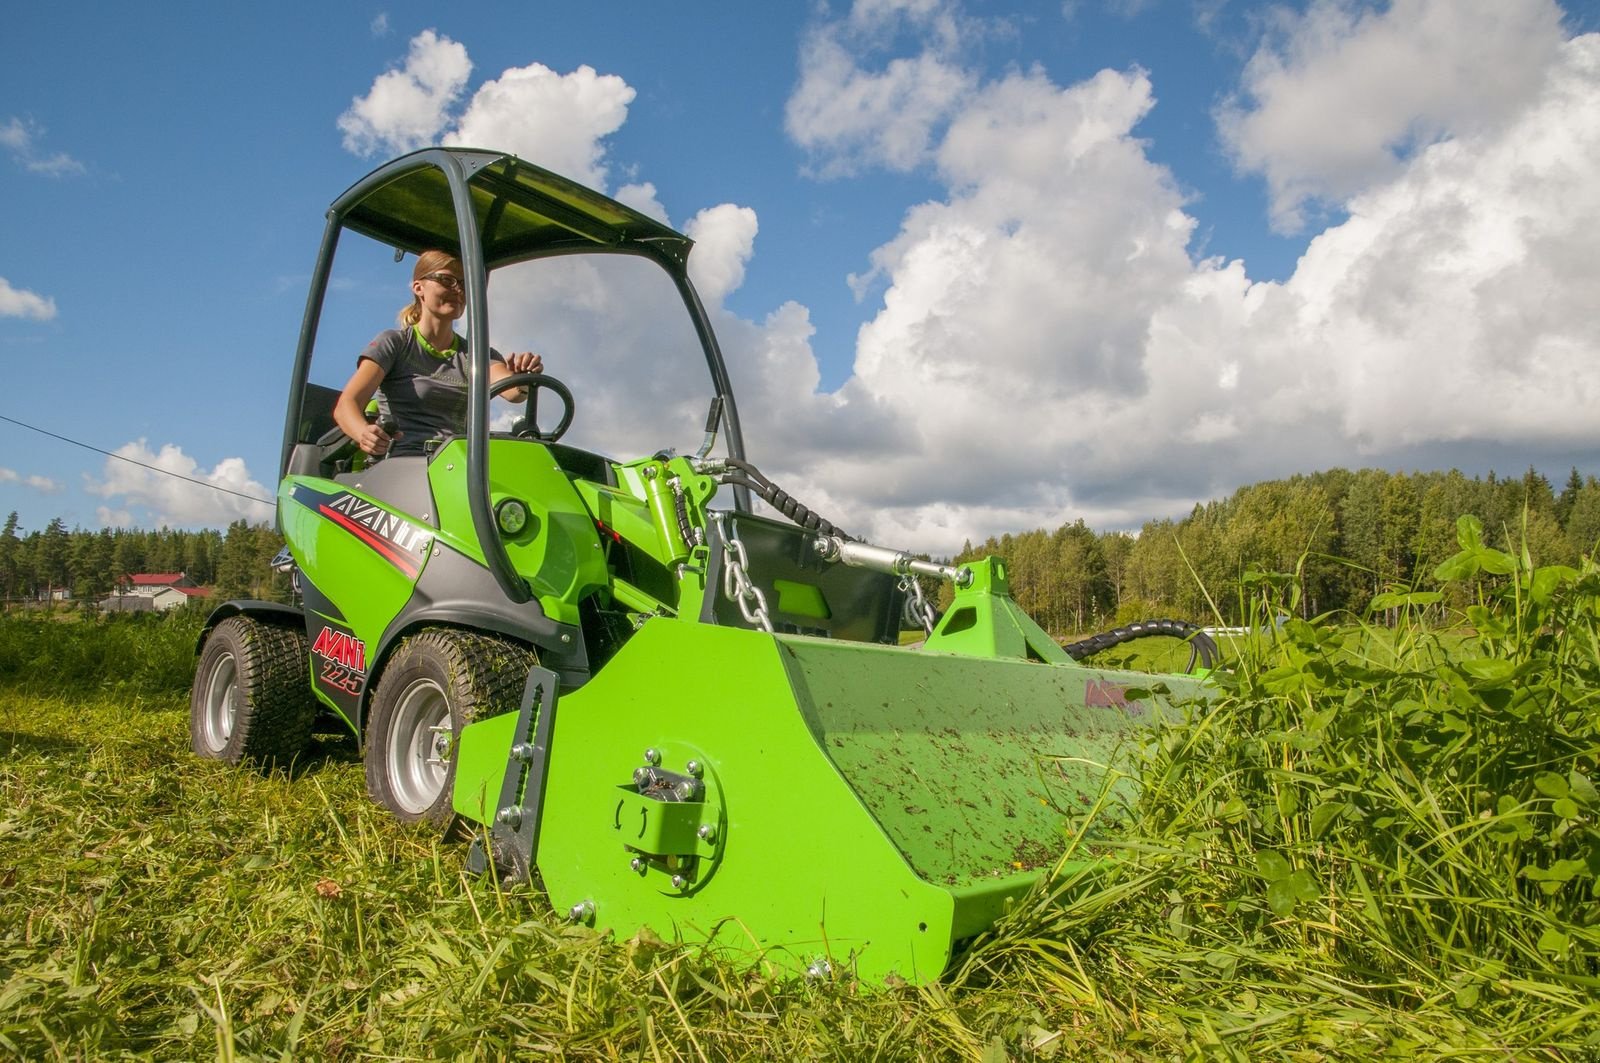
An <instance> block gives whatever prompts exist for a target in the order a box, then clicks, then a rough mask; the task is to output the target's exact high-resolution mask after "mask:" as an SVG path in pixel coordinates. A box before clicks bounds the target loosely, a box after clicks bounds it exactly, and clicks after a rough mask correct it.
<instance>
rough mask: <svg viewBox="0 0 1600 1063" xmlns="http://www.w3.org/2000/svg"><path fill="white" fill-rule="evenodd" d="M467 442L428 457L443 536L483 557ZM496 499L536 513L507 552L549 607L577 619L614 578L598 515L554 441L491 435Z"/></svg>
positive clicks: (548, 611) (560, 616)
mask: <svg viewBox="0 0 1600 1063" xmlns="http://www.w3.org/2000/svg"><path fill="white" fill-rule="evenodd" d="M466 476H467V444H466V440H464V439H459V438H458V439H452V440H451V441H449V442H448V443H446V444H445V445H444V446H443V447H441V448H440V449H439V452H438V453H437V454H436V455H434V458H433V460H432V461H431V462H429V463H428V481H429V483H430V485H431V486H432V489H433V497H434V499H435V500H436V502H437V505H438V508H439V527H440V529H441V531H440V532H439V539H440V541H441V542H443V543H445V544H446V545H448V546H451V547H453V548H454V549H456V550H459V551H460V552H461V553H463V554H465V555H466V556H467V557H470V558H472V559H473V560H474V561H477V562H478V563H480V564H482V563H483V551H482V550H481V549H480V548H479V547H478V543H477V538H476V536H475V535H473V534H471V531H472V518H471V514H470V512H469V511H468V508H467V482H466ZM489 497H490V499H491V504H493V505H498V504H499V503H500V501H501V500H502V499H506V498H516V499H520V500H521V501H523V502H524V503H526V505H527V507H528V511H529V513H530V514H531V515H532V519H531V520H529V521H528V523H527V524H526V526H524V527H523V529H522V530H521V531H520V532H518V533H517V534H516V535H514V536H509V537H505V544H506V553H507V555H509V556H510V558H511V563H512V564H513V565H514V566H515V567H516V570H517V571H518V572H519V573H521V574H522V577H523V578H524V579H525V580H527V582H528V585H529V586H530V587H531V588H532V589H533V592H534V594H535V595H537V596H538V598H539V604H540V605H541V606H543V607H544V611H545V615H546V616H548V617H550V618H551V619H552V620H557V621H559V622H561V623H563V624H577V623H578V602H579V601H581V600H582V599H583V598H584V597H585V596H587V595H588V594H589V593H590V592H592V591H594V590H596V589H598V588H601V587H605V586H607V585H608V584H609V582H610V575H609V574H608V573H607V571H606V563H605V557H604V555H603V552H602V551H601V548H600V535H599V533H598V532H597V531H596V529H595V525H594V520H595V519H594V517H593V516H591V515H590V512H589V509H588V507H587V506H585V505H584V502H583V499H582V498H580V497H579V495H578V492H577V490H576V489H575V488H574V487H573V484H572V481H571V479H570V478H569V477H568V475H567V474H566V473H565V472H564V471H562V469H561V467H560V466H559V465H557V464H556V460H555V458H554V457H553V456H552V455H551V453H550V450H549V448H548V447H546V446H544V445H543V444H542V443H536V442H533V441H532V440H525V439H491V440H490V441H489Z"/></svg>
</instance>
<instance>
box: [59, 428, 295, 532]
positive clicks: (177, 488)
mask: <svg viewBox="0 0 1600 1063" xmlns="http://www.w3.org/2000/svg"><path fill="white" fill-rule="evenodd" d="M115 455H116V457H108V458H106V463H105V467H104V468H103V469H102V470H101V478H100V479H98V480H97V479H94V478H92V477H85V484H84V489H85V490H86V491H88V493H89V494H92V495H97V496H99V497H101V498H104V499H107V500H108V502H107V505H106V506H105V507H103V509H104V511H105V512H106V513H124V514H125V513H128V512H130V511H132V510H135V509H138V510H142V511H144V512H145V513H147V514H148V515H149V516H148V518H147V521H146V523H152V524H156V525H162V524H165V525H171V526H173V527H213V528H216V527H226V526H227V525H228V524H231V523H232V522H233V521H235V520H239V519H240V518H243V519H245V520H249V521H252V522H259V521H262V520H270V519H271V517H272V503H271V502H262V501H257V499H271V498H272V490H271V489H270V488H268V487H265V486H263V485H262V484H261V483H259V482H257V481H256V480H255V479H254V478H253V477H252V476H251V475H250V471H249V469H248V468H246V466H245V463H244V459H242V458H223V459H222V460H221V461H219V462H217V463H216V465H214V466H213V467H211V468H210V469H205V468H202V467H201V466H200V463H199V462H197V461H196V460H195V459H194V458H192V457H190V456H189V455H188V454H186V453H184V451H183V448H181V447H179V446H177V445H175V444H172V443H164V444H162V445H161V446H160V448H159V449H151V447H150V445H149V443H148V442H146V441H145V440H143V439H138V440H135V441H133V442H131V443H125V444H123V445H122V446H121V447H118V448H117V450H116V451H115ZM118 459H126V460H118ZM134 463H138V464H134ZM196 481H198V482H196ZM243 496H253V497H243ZM121 523H131V521H124V522H121Z"/></svg>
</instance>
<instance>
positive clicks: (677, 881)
mask: <svg viewBox="0 0 1600 1063" xmlns="http://www.w3.org/2000/svg"><path fill="white" fill-rule="evenodd" d="M688 884H689V880H688V879H686V878H684V877H683V876H682V875H673V876H672V888H673V889H675V890H681V889H683V887H685V886H687V885H688Z"/></svg>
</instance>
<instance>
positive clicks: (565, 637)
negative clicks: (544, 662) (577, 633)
mask: <svg viewBox="0 0 1600 1063" xmlns="http://www.w3.org/2000/svg"><path fill="white" fill-rule="evenodd" d="M561 641H562V642H571V641H572V636H571V635H569V634H567V633H566V632H565V631H563V632H562V633H561Z"/></svg>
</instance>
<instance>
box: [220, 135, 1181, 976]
mask: <svg viewBox="0 0 1600 1063" xmlns="http://www.w3.org/2000/svg"><path fill="white" fill-rule="evenodd" d="M347 230H349V231H353V232H355V233H358V234H360V235H362V236H364V237H367V238H370V239H371V240H374V241H377V242H378V244H379V245H382V247H383V249H384V250H385V252H387V251H388V250H390V249H392V251H393V252H394V257H395V258H396V259H397V260H398V259H399V258H400V256H401V255H403V254H404V253H417V252H420V251H422V250H425V249H428V248H442V249H446V250H450V251H452V252H454V253H456V254H458V255H459V256H460V258H461V261H462V263H463V266H464V269H465V273H466V278H465V279H466V288H467V316H466V321H467V330H468V340H469V350H470V351H472V352H473V357H472V366H471V370H470V372H469V373H468V380H469V389H470V402H469V406H468V410H469V412H468V420H467V424H466V429H465V433H464V434H463V435H458V436H449V437H446V438H443V439H439V440H434V441H430V443H429V444H428V452H427V453H426V454H425V455H418V456H414V457H406V456H395V457H390V458H387V459H385V460H382V461H377V462H374V463H372V464H371V465H368V466H363V465H362V464H361V462H360V459H359V455H358V454H357V453H356V451H355V449H354V446H353V444H352V443H351V441H350V440H349V439H348V438H346V437H345V436H343V435H342V434H341V433H340V432H339V430H338V429H337V428H336V427H333V418H332V407H333V400H334V398H335V396H336V392H335V391H334V390H333V389H332V388H330V387H327V386H322V385H317V384H313V383H311V382H310V381H309V368H310V363H311V361H312V352H313V349H314V347H315V341H316V334H317V331H318V324H319V320H320V319H321V317H322V314H323V303H324V297H325V295H326V293H327V292H328V290H329V277H330V272H331V269H332V264H333V259H334V253H335V249H336V247H337V245H338V243H339V240H340V236H341V234H342V233H344V232H346V231H347ZM690 247H691V241H690V240H689V239H688V238H686V237H684V236H682V235H680V234H679V233H677V232H675V231H673V230H672V229H670V228H668V227H667V226H665V225H663V224H661V223H660V222H658V221H655V220H654V219H652V218H650V217H647V216H646V215H644V214H642V213H640V212H638V211H636V210H633V209H631V208H629V207H627V206H624V205H622V204H621V203H618V202H615V201H613V200H611V199H609V198H607V197H605V196H602V195H600V194H598V193H596V192H593V191H591V190H589V189H587V188H584V187H582V186H580V185H578V184H576V183H574V182H572V181H569V180H567V179H565V178H562V177H559V176H557V175H555V174H553V173H550V172H548V171H546V170H543V169H540V168H539V167H537V166H533V165H530V164H528V163H526V162H523V161H521V160H519V159H517V158H515V157H513V156H510V155H506V154H503V153H498V152H488V151H479V150H469V149H457V148H434V149H427V150H423V151H419V152H414V153H412V154H409V155H406V156H403V157H401V158H399V159H396V160H394V161H392V162H390V163H388V164H386V165H384V166H382V167H380V168H379V169H377V170H376V171H374V172H373V173H371V174H369V175H368V176H367V177H365V178H364V179H363V180H361V181H360V182H358V183H357V184H356V185H354V186H353V187H351V188H350V189H349V190H348V191H346V192H345V193H344V194H343V195H341V196H340V197H339V198H338V199H337V200H336V201H335V202H334V203H333V205H332V207H331V209H330V210H329V213H328V220H327V227H326V231H325V235H324V239H323V243H322V246H321V251H320V254H319V256H318V259H317V263H316V268H315V271H314V273H313V276H312V283H311V289H310V294H309V297H308V299H307V304H306V313H305V319H304V324H303V327H302V330H301V334H300V341H299V350H298V353H297V357H296V361H295V370H294V375H293V378H292V380H291V382H290V389H289V403H288V416H287V418H286V424H285V430H284V439H283V450H282V459H281V468H280V485H279V488H278V495H277V520H278V526H279V529H280V530H281V532H282V534H283V537H284V539H285V540H286V542H287V547H286V549H285V551H284V553H283V554H281V555H280V556H279V561H278V564H279V565H280V566H281V567H282V568H283V569H284V570H285V571H289V572H290V573H291V574H292V582H293V585H294V587H295V590H296V592H297V598H298V602H299V605H298V606H287V605H282V604H276V603H271V602H262V601H233V602H228V603H225V604H223V605H221V606H220V607H219V608H217V609H216V610H215V612H214V613H213V614H212V616H211V617H210V619H209V621H208V623H207V625H206V629H205V631H204V633H203V635H202V637H201V641H200V647H199V666H198V670H197V674H196V677H195V684H194V692H193V697H192V702H191V714H190V728H191V739H192V743H193V746H194V748H195V750H196V752H197V753H199V754H200V755H201V756H203V757H208V758H214V759H220V760H223V761H227V762H230V763H235V764H237V763H241V762H246V761H248V762H256V763H271V762H279V763H283V762H287V761H289V760H291V759H292V758H294V757H295V756H296V755H298V754H300V753H301V752H302V751H303V750H304V749H305V747H306V745H307V743H308V742H309V740H310V738H311V736H312V733H313V730H314V729H315V728H317V727H319V726H322V725H324V724H325V723H326V722H328V721H329V720H332V721H335V722H336V724H337V725H338V726H342V727H348V728H349V730H350V731H351V732H353V733H354V734H355V735H356V736H357V738H358V740H359V741H360V743H361V748H362V750H363V757H364V762H365V768H366V776H367V783H368V788H369V790H370V791H371V794H372V796H373V797H374V798H375V799H376V800H377V801H378V802H379V803H380V804H382V805H383V806H385V807H386V808H388V809H389V810H391V811H392V812H393V813H394V814H395V815H396V816H398V817H400V818H401V819H403V820H407V821H416V822H425V823H429V824H433V825H436V826H437V827H438V828H440V829H441V830H460V831H461V833H462V834H463V835H465V834H468V833H471V834H473V835H474V836H475V840H474V841H473V842H472V845H471V848H470V850H469V851H468V854H467V860H468V864H469V866H471V867H473V868H474V869H478V870H482V871H485V872H489V873H494V874H497V875H501V876H504V877H515V878H517V879H529V878H531V877H533V876H535V875H537V876H538V877H539V878H540V880H541V881H542V883H543V887H544V889H545V891H546V892H547V894H548V896H549V899H550V902H551V904H552V905H553V906H554V907H555V910H556V911H557V912H559V913H561V914H563V915H564V916H566V917H568V918H570V919H571V920H573V921H574V922H580V923H584V924H588V925H590V926H593V927H595V928H597V929H602V930H611V931H615V932H617V933H618V934H621V935H625V936H626V935H631V934H633V933H634V932H636V931H637V930H638V929H639V928H641V927H646V926H648V927H650V928H652V929H653V930H654V931H655V932H656V933H658V934H661V935H663V936H665V937H667V938H671V939H682V940H698V941H705V942H708V943H710V944H711V945H712V946H713V947H715V948H719V949H723V950H727V951H730V952H734V953H738V954H741V955H745V956H748V957H750V958H751V959H753V960H757V961H759V962H762V963H765V964H768V965H770V966H772V967H774V968H776V969H780V970H791V971H797V972H811V973H813V974H815V973H818V972H824V971H838V972H841V973H848V974H850V975H853V976H855V977H858V978H862V979H865V980H871V981H882V980H885V979H890V978H895V977H898V978H900V979H904V980H905V981H908V982H925V981H928V980H931V979H935V978H937V977H938V976H939V975H940V973H941V972H942V971H944V970H945V968H946V966H947V965H948V963H949V962H950V959H951V956H952V954H953V952H954V950H956V949H957V948H958V947H959V946H960V945H961V943H962V942H963V941H964V940H966V939H969V938H971V937H973V936H974V935H976V934H978V933H980V932H981V931H983V930H985V929H986V928H988V927H989V926H990V925H991V924H992V923H993V922H994V921H995V920H996V919H997V918H998V917H999V916H1000V915H1001V914H1002V913H1003V912H1005V911H1006V909H1007V907H1008V906H1009V905H1010V904H1012V903H1013V902H1014V901H1015V900H1016V899H1017V898H1019V897H1021V896H1022V895H1023V894H1025V893H1026V892H1027V891H1028V890H1029V889H1030V888H1031V887H1033V886H1034V885H1035V884H1036V883H1037V882H1038V881H1039V879H1040V878H1041V876H1043V875H1046V874H1049V873H1050V871H1051V869H1052V867H1053V866H1054V865H1055V864H1056V863H1057V861H1058V859H1059V857H1060V856H1061V854H1062V852H1063V851H1064V848H1065V844H1066V838H1065V833H1064V828H1065V823H1066V813H1069V812H1076V811H1081V810H1082V809H1083V808H1084V807H1085V806H1086V805H1088V804H1089V803H1091V802H1092V801H1093V800H1094V799H1095V798H1096V796H1097V795H1099V794H1100V793H1101V791H1102V789H1103V787H1104V786H1105V785H1106V782H1107V779H1108V770H1109V765H1110V762H1111V760H1112V758H1113V757H1114V756H1115V753H1116V750H1117V747H1118V746H1119V744H1120V743H1122V742H1123V741H1125V740H1126V737H1127V735H1128V733H1129V732H1130V730H1131V729H1133V728H1135V727H1138V726H1140V725H1142V724H1146V723H1148V722H1150V720H1151V716H1152V714H1158V713H1160V712H1162V711H1163V710H1164V706H1166V705H1168V704H1170V703H1171V701H1172V700H1173V699H1175V698H1180V697H1187V696H1190V695H1191V694H1194V693H1197V692H1198V691H1199V689H1200V688H1199V681H1198V680H1197V679H1195V678H1194V677H1193V676H1165V677H1161V684H1164V687H1165V689H1166V690H1168V691H1169V693H1168V694H1166V695H1164V696H1162V697H1156V696H1147V697H1142V698H1130V697H1128V696H1127V692H1128V691H1129V689H1130V688H1132V687H1140V688H1149V687H1151V686H1152V685H1159V684H1153V683H1152V678H1151V677H1150V676H1148V675H1143V674H1138V675H1135V674H1129V673H1122V672H1115V671H1106V670H1096V669H1092V668H1090V667H1087V666H1085V665H1082V664H1079V663H1078V662H1077V661H1075V660H1074V659H1073V656H1072V655H1071V654H1069V652H1068V650H1070V649H1072V647H1068V648H1067V649H1063V648H1062V647H1061V646H1059V645H1058V644H1057V643H1056V642H1054V641H1053V640H1052V639H1051V638H1049V637H1048V636H1047V635H1046V633H1045V632H1044V631H1043V630H1042V629H1040V628H1039V627H1038V625H1036V624H1035V623H1034V622H1033V621H1032V620H1031V619H1029V617H1028V616H1027V615H1025V614H1024V613H1023V612H1022V611H1021V610H1020V609H1019V608H1018V607H1017V605H1016V604H1015V603H1014V602H1013V600H1012V598H1011V597H1010V594H1009V591H1008V587H1007V582H1006V569H1005V565H1004V564H1003V562H1001V561H1000V560H997V559H993V558H990V559H986V560H984V561H982V562H980V563H976V564H970V565H964V566H960V567H952V566H946V565H940V564H935V563H931V562H927V561H922V560H917V559H915V558H913V557H911V556H909V555H907V554H906V553H904V552H901V551H897V550H894V549H889V548H886V547H882V546H876V545H872V544H869V543H866V542H861V541H858V540H856V539H853V538H851V537H850V536H848V535H846V534H844V533H843V532H841V531H840V530H839V529H837V528H835V527H834V526H833V525H832V524H830V523H829V522H828V521H827V520H825V519H823V518H821V517H820V516H818V515H817V514H815V513H813V512H812V511H811V510H809V509H808V508H807V507H805V506H804V505H802V504H800V503H799V502H797V501H796V500H795V499H793V498H792V497H790V496H789V495H788V494H786V493H785V492H784V491H783V490H782V489H780V488H778V487H777V486H776V485H774V484H773V483H772V482H771V481H770V480H768V479H767V478H766V477H765V476H764V475H763V474H762V473H761V472H760V471H759V469H757V468H756V467H755V466H754V465H753V464H751V463H750V462H749V461H748V460H747V459H746V457H745V453H744V446H743V437H742V435H741V433H740V429H739V417H738V410H737V407H736V406H735V403H734V396H733V393H732V389H731V386H730V384H729V379H728V373H727V370H726V368H725V366H724V363H723V359H722V355H721V352H720V350H719V348H718V345H717V341H716V338H715V336H714V335H713V332H712V328H711V325H710V322H709V320H708V318H707V315H706V312H705V310H704V308H703V306H702V304H701V302H700V299H699V297H698V296H697V294H696V292H695V289H694V288H693V286H692V285H691V284H690V281H689V276H688V271H687V263H688V256H689V251H690ZM574 255H582V256H594V255H599V256H618V255H621V256H633V257H634V258H635V259H643V260H645V261H647V262H649V263H653V264H654V265H655V266H658V267H660V269H661V270H663V271H665V273H666V275H667V276H668V277H669V278H670V281H671V285H672V287H673V288H674V289H675V290H676V293H677V296H676V298H681V301H682V304H683V306H684V307H685V308H686V309H687V311H688V315H689V318H690V319H691V321H692V326H693V331H694V334H695V341H696V342H697V343H698V346H699V347H700V348H701V350H702V351H703V353H704V359H705V367H706V370H707V371H708V376H707V382H708V383H709V385H710V386H709V388H708V389H707V390H706V392H705V395H704V402H703V403H702V404H701V405H700V407H699V408H700V409H702V410H703V409H705V408H706V406H707V405H709V407H710V416H709V418H708V421H707V423H706V424H705V427H704V429H702V428H701V422H700V420H699V413H698V412H695V413H692V414H691V415H690V416H691V417H692V418H693V420H692V422H691V425H690V431H691V432H692V433H693V435H692V437H691V438H695V439H703V442H702V443H701V445H700V448H699V450H698V452H697V453H694V454H690V455H683V454H677V453H675V452H673V451H671V450H662V451H659V452H656V453H653V454H650V455H648V456H644V457H637V458H633V459H631V460H618V459H615V458H612V457H608V456H606V455H605V454H603V453H599V452H597V451H595V450H590V449H584V448H582V447H578V446H575V445H571V444H569V443H563V442H561V437H562V435H563V433H564V432H565V430H566V429H567V427H568V426H569V425H570V424H571V423H572V421H573V412H574V396H573V394H572V392H571V391H570V390H569V389H568V388H567V387H566V386H565V385H563V384H561V383H560V382H559V381H558V380H556V379H554V378H553V377H550V376H545V375H536V374H517V375H514V376H511V377H507V378H504V379H502V380H501V381H499V382H498V384H497V385H496V386H495V387H493V388H491V387H490V385H489V374H488V364H489V363H488V359H489V354H488V352H489V331H488V325H489V322H488V309H489V304H488V301H487V291H488V289H487V279H488V276H489V274H490V272H491V271H494V270H497V269H500V268H503V267H507V266H511V265H514V264H519V263H525V262H529V261H531V260H536V259H545V258H553V257H556V256H574ZM652 275H653V274H652ZM351 367H352V359H350V357H349V353H348V351H345V352H341V354H340V363H339V368H341V369H343V370H344V371H346V372H348V369H349V368H351ZM525 385H526V386H527V387H528V399H527V406H526V409H525V413H524V416H522V417H521V419H520V420H518V421H516V423H515V424H512V425H510V426H509V430H504V431H495V430H491V424H490V420H491V419H490V413H489V410H490V403H489V399H490V397H491V395H493V394H495V393H498V392H499V391H504V390H508V389H512V388H519V387H522V386H525ZM540 392H548V393H550V396H553V397H554V398H555V399H559V401H560V403H561V405H562V406H563V410H562V416H561V418H560V423H559V424H558V425H556V426H555V427H554V428H552V429H550V430H548V431H545V430H542V429H541V428H540V427H539V426H538V423H537V422H538V420H539V417H538V414H537V408H536V406H537V404H536V398H537V396H538V395H539V393H540ZM548 405H549V402H548V400H547V406H548ZM547 413H548V410H547ZM702 433H703V434H702ZM719 443H720V451H718V450H717V448H718V445H719ZM714 451H717V452H716V453H714ZM755 499H760V500H762V501H763V502H764V503H765V507H763V509H762V510H761V511H758V510H757V507H756V505H755V501H754V500H755ZM768 512H771V513H773V514H777V515H776V516H771V515H767V513H768ZM924 581H927V582H928V583H929V585H930V586H933V585H934V581H945V582H946V583H948V584H949V585H950V587H951V589H952V591H953V598H952V600H951V602H950V604H949V605H948V607H947V608H945V609H944V611H943V612H942V614H940V613H937V612H936V611H935V609H934V608H933V607H932V605H931V602H930V601H929V598H930V597H931V595H927V594H925V591H924V589H923V582H924ZM902 632H905V633H906V634H905V635H904V637H903V635H902ZM1147 632H1149V633H1163V634H1172V633H1177V634H1179V635H1192V633H1193V632H1192V630H1191V629H1186V628H1181V627H1174V626H1172V625H1171V624H1168V625H1166V626H1164V627H1163V626H1160V625H1157V626H1155V627H1150V628H1137V627H1136V628H1134V629H1131V630H1129V631H1125V632H1123V633H1122V634H1121V635H1119V636H1117V637H1125V636H1130V635H1137V634H1143V633H1147ZM908 639H914V640H916V641H913V642H910V644H906V643H907V640H908ZM1115 640H1116V639H1115V638H1113V639H1110V640H1107V639H1101V640H1100V641H1099V642H1098V643H1096V644H1095V645H1094V646H1092V647H1088V648H1099V646H1100V645H1103V644H1106V643H1107V642H1108V641H1115Z"/></svg>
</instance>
